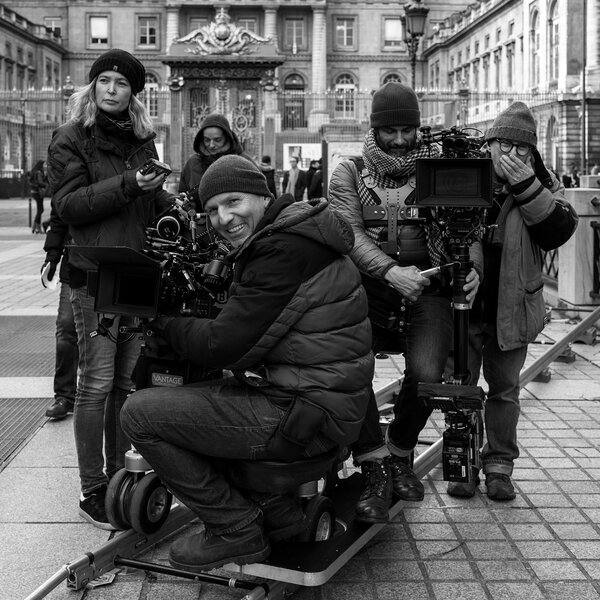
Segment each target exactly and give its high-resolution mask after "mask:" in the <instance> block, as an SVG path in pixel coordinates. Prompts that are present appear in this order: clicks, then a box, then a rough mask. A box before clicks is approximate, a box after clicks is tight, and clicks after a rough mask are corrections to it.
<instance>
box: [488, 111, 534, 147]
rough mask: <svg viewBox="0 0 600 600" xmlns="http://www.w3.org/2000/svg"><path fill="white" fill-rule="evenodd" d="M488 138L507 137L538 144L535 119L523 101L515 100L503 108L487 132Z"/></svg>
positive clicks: (532, 144) (516, 140)
mask: <svg viewBox="0 0 600 600" xmlns="http://www.w3.org/2000/svg"><path fill="white" fill-rule="evenodd" d="M484 138H485V139H486V140H493V139H495V138H506V139H507V140H513V141H515V142H522V143H524V144H529V145H530V146H536V145H537V135H536V125H535V119H534V118H533V115H532V114H531V111H530V110H529V108H528V107H527V105H526V104H523V102H514V103H513V104H511V105H510V106H509V107H508V108H507V109H505V110H503V111H502V112H501V113H500V114H499V115H498V116H497V117H496V119H495V121H494V123H493V124H492V126H491V127H490V128H489V129H488V130H487V131H486V132H485V135H484Z"/></svg>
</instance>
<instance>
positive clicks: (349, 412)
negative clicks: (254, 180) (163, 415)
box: [164, 194, 374, 444]
mask: <svg viewBox="0 0 600 600" xmlns="http://www.w3.org/2000/svg"><path fill="white" fill-rule="evenodd" d="M353 240H354V236H353V234H352V229H351V227H350V225H349V224H348V223H347V222H346V221H345V220H343V219H342V218H341V217H338V216H337V215H336V214H335V213H333V212H332V211H330V210H329V208H328V206H327V202H326V201H325V200H319V201H314V202H301V203H296V202H293V201H292V197H291V196H290V195H289V194H286V195H284V196H282V197H281V198H279V200H277V201H275V202H274V203H273V204H272V205H271V206H270V208H269V209H268V210H267V213H266V214H265V216H264V218H263V219H262V220H261V222H260V223H259V225H258V227H257V231H256V232H255V234H254V235H253V236H251V237H250V238H249V239H248V240H246V242H245V243H244V244H243V245H242V246H241V247H240V248H239V249H238V250H237V251H235V252H234V254H233V258H234V260H235V264H236V267H235V275H234V283H233V284H232V288H231V296H230V298H229V300H228V301H227V303H226V304H225V306H224V308H223V310H222V311H221V313H220V314H219V316H218V317H217V318H216V319H214V320H210V319H190V318H172V319H168V320H167V321H166V325H165V328H164V336H165V337H166V339H167V340H168V342H169V344H170V345H171V346H172V347H173V349H174V350H175V351H177V352H178V353H179V354H180V355H182V356H185V357H189V358H192V359H193V360H194V361H195V362H198V363H201V364H206V365H208V366H215V367H222V368H228V369H231V370H232V371H234V373H236V374H237V377H238V379H240V380H242V381H247V382H248V385H253V386H255V385H256V381H257V379H258V380H259V381H260V385H261V390H262V391H263V392H264V393H265V394H266V395H267V396H268V397H270V398H271V399H272V400H273V401H274V402H276V403H278V404H279V405H280V406H281V405H286V406H289V405H291V404H292V403H293V402H294V400H299V401H300V403H301V404H300V405H301V406H303V407H306V409H307V412H308V414H309V415H312V416H308V417H307V419H312V417H314V416H315V414H317V415H320V418H318V419H316V421H317V423H318V424H317V425H315V429H316V431H313V432H312V433H313V434H316V433H319V432H321V433H322V434H324V435H325V436H326V437H328V438H329V439H331V440H333V441H334V442H336V443H339V444H347V443H350V442H352V441H353V440H355V439H357V437H358V433H359V430H360V427H361V423H362V420H363V417H364V414H365V410H366V406H367V402H368V398H369V393H370V389H371V381H372V377H373V369H374V360H373V355H372V353H371V350H370V348H371V327H370V323H369V320H368V319H367V298H366V294H365V291H364V288H363V287H362V285H361V279H360V274H359V272H358V270H357V269H356V267H355V266H354V264H353V263H352V261H351V260H350V258H349V257H348V256H347V253H348V252H349V250H350V249H351V247H352V243H353ZM251 375H253V376H251ZM300 422H302V420H300ZM304 422H305V423H306V422H308V420H307V421H304ZM311 422H312V420H311Z"/></svg>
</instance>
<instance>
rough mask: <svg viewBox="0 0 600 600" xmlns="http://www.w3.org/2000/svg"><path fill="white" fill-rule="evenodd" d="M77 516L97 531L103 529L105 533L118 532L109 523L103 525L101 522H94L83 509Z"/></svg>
mask: <svg viewBox="0 0 600 600" xmlns="http://www.w3.org/2000/svg"><path fill="white" fill-rule="evenodd" d="M79 516H80V517H83V518H84V519H85V520H86V521H87V522H88V523H91V524H92V525H93V526H94V527H97V528H98V529H104V530H105V531H118V529H117V528H116V527H113V526H112V525H111V524H110V523H104V522H103V521H96V519H93V518H92V517H91V516H90V515H89V514H88V513H86V512H85V510H83V509H81V508H80V509H79Z"/></svg>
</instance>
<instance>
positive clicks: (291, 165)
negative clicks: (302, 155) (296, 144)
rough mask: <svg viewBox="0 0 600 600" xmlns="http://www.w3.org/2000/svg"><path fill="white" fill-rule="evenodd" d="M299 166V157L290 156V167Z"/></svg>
mask: <svg viewBox="0 0 600 600" xmlns="http://www.w3.org/2000/svg"><path fill="white" fill-rule="evenodd" d="M297 166H298V159H297V158H293V157H292V158H290V169H295V168H296V167H297Z"/></svg>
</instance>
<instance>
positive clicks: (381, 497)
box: [354, 458, 392, 523]
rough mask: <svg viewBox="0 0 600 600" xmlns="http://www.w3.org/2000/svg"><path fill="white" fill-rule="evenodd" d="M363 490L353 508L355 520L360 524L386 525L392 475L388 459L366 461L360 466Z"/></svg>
mask: <svg viewBox="0 0 600 600" xmlns="http://www.w3.org/2000/svg"><path fill="white" fill-rule="evenodd" d="M360 470H361V471H362V475H363V479H364V481H365V489H364V490H363V492H362V494H361V495H360V498H359V499H358V502H357V504H356V508H355V517H354V518H355V519H356V520H357V521H360V522H361V523H387V522H388V520H389V518H390V513H389V508H390V506H391V504H392V474H391V473H390V465H389V459H388V458H384V459H380V460H367V461H364V462H362V463H361V464H360Z"/></svg>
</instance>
